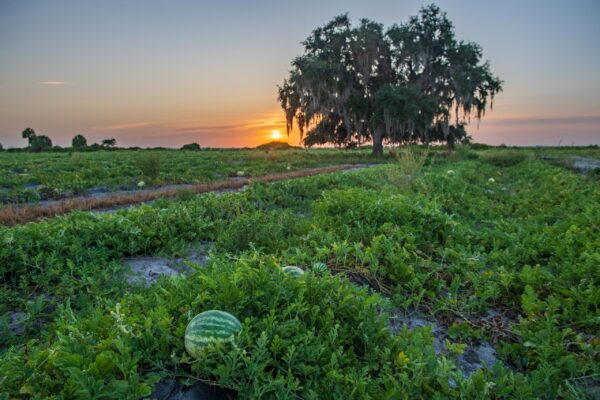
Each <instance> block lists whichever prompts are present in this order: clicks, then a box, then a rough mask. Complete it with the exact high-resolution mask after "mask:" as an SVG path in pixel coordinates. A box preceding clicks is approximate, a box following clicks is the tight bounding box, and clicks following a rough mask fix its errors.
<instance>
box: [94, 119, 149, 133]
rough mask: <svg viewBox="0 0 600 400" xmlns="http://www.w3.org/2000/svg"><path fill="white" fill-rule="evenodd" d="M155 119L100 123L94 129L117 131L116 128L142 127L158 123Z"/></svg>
mask: <svg viewBox="0 0 600 400" xmlns="http://www.w3.org/2000/svg"><path fill="white" fill-rule="evenodd" d="M156 124H157V122H155V121H142V122H128V123H124V124H114V125H99V126H92V129H97V130H99V131H116V130H125V129H133V128H142V127H144V126H150V125H156Z"/></svg>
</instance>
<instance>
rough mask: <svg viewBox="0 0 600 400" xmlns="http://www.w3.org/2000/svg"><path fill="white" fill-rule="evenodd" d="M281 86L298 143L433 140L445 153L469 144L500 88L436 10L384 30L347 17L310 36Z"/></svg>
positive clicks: (478, 53)
mask: <svg viewBox="0 0 600 400" xmlns="http://www.w3.org/2000/svg"><path fill="white" fill-rule="evenodd" d="M303 45H304V54H302V55H300V56H298V57H296V58H295V59H294V60H293V61H292V70H291V71H290V74H289V77H288V78H287V79H285V80H284V82H283V84H282V85H281V86H280V87H279V101H280V103H281V107H282V108H283V110H284V112H285V115H286V120H287V131H288V134H289V132H290V130H291V129H292V128H293V125H294V123H295V124H296V125H297V127H298V128H299V130H300V134H301V136H302V137H303V139H304V144H305V145H308V146H311V145H315V144H326V143H331V144H335V145H338V146H354V145H358V144H361V143H364V142H368V141H371V142H372V143H373V152H374V154H376V155H381V154H382V153H383V143H384V142H388V143H407V142H422V143H429V142H432V141H443V142H446V143H447V144H448V145H449V146H450V147H451V146H453V144H454V143H455V142H456V141H459V140H464V139H465V138H467V134H466V131H465V129H464V125H465V124H466V123H468V122H469V121H470V119H471V116H474V117H475V118H477V119H480V118H482V117H483V116H484V114H485V111H486V109H487V108H488V106H489V107H491V105H492V101H493V98H494V95H495V94H497V93H498V92H500V91H501V90H502V81H501V80H500V79H499V78H497V77H495V76H494V75H493V74H492V72H491V70H490V66H489V63H488V62H482V49H481V47H480V46H479V45H477V44H476V43H472V42H466V41H462V40H457V39H456V37H455V33H454V26H453V25H452V22H451V21H450V20H449V19H448V17H447V16H446V14H445V13H444V12H442V11H441V10H440V9H439V7H437V6H436V5H433V4H432V5H429V6H426V7H424V8H422V9H421V10H420V13H419V15H417V16H413V17H411V18H409V20H408V22H406V23H403V24H400V25H393V26H391V27H390V28H389V29H387V30H384V27H383V25H382V24H379V23H377V22H374V21H371V20H368V19H362V20H360V23H359V24H358V26H354V27H353V26H352V24H351V22H350V19H349V18H348V15H347V14H344V15H340V16H338V17H336V18H334V19H333V20H332V21H330V22H329V23H327V24H326V25H324V26H323V27H319V28H317V29H315V30H314V31H313V32H312V34H311V35H310V36H309V37H308V38H307V39H306V40H305V41H304V42H303Z"/></svg>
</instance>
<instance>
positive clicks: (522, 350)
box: [0, 149, 600, 399]
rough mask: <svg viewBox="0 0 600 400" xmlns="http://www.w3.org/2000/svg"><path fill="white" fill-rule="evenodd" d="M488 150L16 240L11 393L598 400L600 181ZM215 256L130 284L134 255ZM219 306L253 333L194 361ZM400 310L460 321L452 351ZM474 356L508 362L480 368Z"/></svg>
mask: <svg viewBox="0 0 600 400" xmlns="http://www.w3.org/2000/svg"><path fill="white" fill-rule="evenodd" d="M486 151H487V150H481V151H477V152H474V151H473V150H468V149H463V150H462V151H459V152H458V154H456V155H454V156H452V157H442V156H441V155H437V156H435V157H428V158H425V157H420V156H418V155H417V156H414V154H413V155H411V154H409V153H407V152H402V151H400V152H399V153H398V159H399V162H397V163H393V164H389V165H383V166H379V167H375V168H371V169H368V170H361V171H353V172H350V173H341V172H340V173H334V174H327V175H321V176H315V177H310V178H303V179H299V180H294V181H282V182H277V183H272V184H262V183H256V184H253V185H251V186H250V187H249V188H248V189H247V190H246V191H244V192H242V193H238V194H224V195H219V196H217V195H203V196H196V197H191V198H189V199H186V200H183V199H179V200H173V199H169V200H167V199H164V200H159V201H157V202H156V203H154V204H152V205H151V206H149V205H145V206H142V207H139V208H134V209H127V210H122V211H119V212H117V213H116V214H94V213H84V212H76V213H72V214H69V215H67V216H65V217H60V218H55V219H50V220H47V221H44V222H40V223H32V224H27V225H23V226H17V227H13V228H1V229H0V242H1V243H2V244H3V246H2V247H1V248H0V278H1V284H2V290H1V292H0V293H1V295H0V296H2V297H1V298H0V307H1V308H0V314H4V317H3V321H2V324H3V327H2V328H0V329H2V332H0V338H2V339H1V340H2V343H1V344H0V346H2V349H3V350H2V354H1V355H0V397H2V396H4V397H6V398H11V397H16V398H19V397H22V398H139V397H143V396H147V395H149V394H150V393H151V392H152V388H153V387H154V386H155V385H156V383H157V382H158V381H159V380H160V379H163V378H165V377H171V378H177V379H179V380H181V381H182V382H188V383H190V382H194V381H198V380H201V381H209V382H214V383H217V384H219V385H221V386H223V387H227V388H230V389H233V390H234V391H236V392H237V393H238V394H239V397H240V398H306V399H317V398H339V399H350V398H355V399H370V398H371V399H383V398H407V399H408V398H544V399H553V398H568V399H581V398H594V396H597V393H598V388H599V386H600V383H599V382H600V308H599V304H600V284H599V283H600V226H599V224H598V221H600V206H599V204H600V188H599V186H598V181H597V180H596V179H594V177H590V176H588V177H584V176H582V175H581V174H578V173H575V172H573V171H571V170H569V169H566V168H562V167H560V166H556V165H553V164H551V163H548V162H546V161H544V160H541V159H537V158H530V157H521V156H520V155H519V156H511V155H505V156H502V155H497V154H496V155H495V156H492V155H491V153H486ZM493 151H494V152H496V153H499V154H500V153H501V152H502V150H500V149H494V150H493ZM507 151H509V150H507ZM498 159H500V160H501V161H498ZM507 160H509V161H507ZM198 242H210V243H213V245H212V250H211V254H210V259H209V262H208V266H200V265H196V266H194V265H190V268H192V269H193V272H192V273H191V274H190V275H188V276H178V277H171V278H166V277H165V278H162V279H160V280H159V281H158V282H157V283H155V284H154V285H152V286H149V287H145V286H133V287H131V286H130V285H128V284H127V283H126V281H125V280H124V279H123V273H122V268H123V267H122V261H123V259H124V258H126V257H131V256H135V255H160V256H165V257H176V256H180V255H182V254H183V253H184V252H185V249H186V247H187V246H189V244H190V243H198ZM317 262H322V263H325V264H326V265H327V266H328V271H323V270H322V269H321V270H315V272H307V273H306V274H304V275H303V276H302V277H301V278H300V279H297V278H294V277H292V276H290V275H287V274H284V273H282V272H281V267H283V266H285V265H297V266H300V267H301V268H303V269H305V270H306V271H311V267H312V265H313V264H314V263H317ZM317 271H318V272H317ZM207 309H221V310H226V311H227V312H230V313H232V314H233V315H235V316H237V317H238V319H239V320H240V321H241V323H242V326H243V330H242V332H241V334H240V335H239V336H238V337H237V338H236V342H237V346H216V347H214V348H211V350H210V352H209V353H208V354H207V356H206V357H205V358H202V359H200V360H192V359H191V358H190V357H189V356H188V355H187V354H186V352H185V349H184V345H183V335H184V331H185V327H186V324H187V322H189V320H190V319H191V318H193V317H194V316H195V315H196V314H198V313H200V312H202V311H205V310H207ZM14 312H21V313H23V315H24V320H23V332H22V333H20V334H18V335H15V334H14V331H11V329H10V328H9V321H8V315H9V314H10V313H14ZM399 313H402V314H408V313H419V315H423V316H425V317H426V318H428V319H429V320H430V321H435V323H436V324H437V325H438V326H440V327H443V329H444V330H445V331H446V332H447V337H445V338H444V340H445V343H444V350H443V351H441V352H440V351H439V349H437V348H436V340H437V338H436V337H435V335H434V332H432V328H431V326H427V325H425V326H417V327H410V329H409V326H404V327H401V328H400V329H389V327H390V325H393V323H392V322H393V320H392V319H393V317H394V316H395V315H398V314H399ZM490 315H493V316H495V317H494V319H491V318H490ZM491 321H494V322H493V323H492V322H491ZM476 344H489V345H491V346H493V348H494V349H495V351H496V355H497V358H498V359H499V362H498V363H496V364H495V365H489V366H487V367H486V368H483V369H482V370H480V371H478V372H476V373H472V374H465V373H464V371H461V370H460V368H459V367H458V366H457V365H458V360H459V358H460V357H462V356H464V355H463V353H464V351H465V349H466V348H467V347H468V346H472V345H476Z"/></svg>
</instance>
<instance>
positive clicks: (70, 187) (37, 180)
mask: <svg viewBox="0 0 600 400" xmlns="http://www.w3.org/2000/svg"><path fill="white" fill-rule="evenodd" d="M373 162H379V160H377V159H375V158H373V157H372V156H371V155H370V152H369V151H368V150H353V151H338V150H327V149H321V150H318V151H310V152H307V151H304V150H290V151H285V152H281V151H262V150H255V149H203V150H201V151H181V150H173V149H162V150H122V149H118V150H113V151H94V152H85V151H82V152H80V151H62V152H42V153H31V152H0V204H19V203H28V202H39V201H47V200H59V199H65V198H70V197H75V196H85V195H97V194H104V193H111V192H118V191H122V190H133V189H139V188H151V187H159V186H164V185H186V184H187V185H190V184H201V183H209V182H219V181H223V180H226V179H228V178H230V177H238V176H245V177H256V176H264V175H268V174H276V173H281V172H287V171H296V170H299V169H303V168H315V167H323V166H329V165H339V164H345V163H353V164H354V163H373ZM140 182H143V185H141V184H140ZM138 185H140V186H138Z"/></svg>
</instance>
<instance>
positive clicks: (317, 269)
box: [312, 262, 329, 275]
mask: <svg viewBox="0 0 600 400" xmlns="http://www.w3.org/2000/svg"><path fill="white" fill-rule="evenodd" d="M312 270H313V272H314V273H316V274H321V275H324V274H326V273H327V272H328V271H329V268H327V264H325V263H322V262H316V263H314V264H313V265H312Z"/></svg>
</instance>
